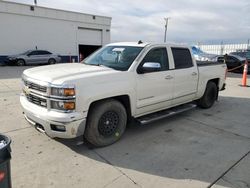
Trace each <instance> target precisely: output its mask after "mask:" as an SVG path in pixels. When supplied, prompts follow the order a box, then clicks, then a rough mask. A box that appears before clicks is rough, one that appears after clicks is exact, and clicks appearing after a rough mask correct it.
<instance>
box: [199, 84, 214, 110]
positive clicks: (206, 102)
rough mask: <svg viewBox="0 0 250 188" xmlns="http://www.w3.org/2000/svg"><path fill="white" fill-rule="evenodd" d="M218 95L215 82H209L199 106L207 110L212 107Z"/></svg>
mask: <svg viewBox="0 0 250 188" xmlns="http://www.w3.org/2000/svg"><path fill="white" fill-rule="evenodd" d="M217 95H218V88H217V86H216V84H215V83H214V82H208V83H207V87H206V91H205V93H204V95H203V96H202V98H200V99H199V100H198V102H197V103H198V106H199V107H201V108H205V109H206V108H210V107H212V106H213V104H214V102H215V101H216V99H217Z"/></svg>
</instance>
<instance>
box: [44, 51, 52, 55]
mask: <svg viewBox="0 0 250 188" xmlns="http://www.w3.org/2000/svg"><path fill="white" fill-rule="evenodd" d="M43 54H45V55H49V54H52V53H51V52H49V51H43Z"/></svg>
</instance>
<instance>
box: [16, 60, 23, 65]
mask: <svg viewBox="0 0 250 188" xmlns="http://www.w3.org/2000/svg"><path fill="white" fill-rule="evenodd" d="M16 64H17V66H24V65H25V61H24V60H23V59H18V60H17V62H16Z"/></svg>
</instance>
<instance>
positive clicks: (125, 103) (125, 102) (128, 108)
mask: <svg viewBox="0 0 250 188" xmlns="http://www.w3.org/2000/svg"><path fill="white" fill-rule="evenodd" d="M107 99H115V100H117V101H119V102H120V103H121V104H122V105H123V106H124V107H125V109H126V112H127V117H128V120H131V118H132V115H131V105H130V99H129V96H128V95H120V96H114V97H109V98H105V99H101V100H98V101H94V102H92V103H91V104H90V106H89V110H90V109H91V108H92V107H93V105H94V104H96V103H98V102H101V101H104V100H107Z"/></svg>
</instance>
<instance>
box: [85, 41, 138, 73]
mask: <svg viewBox="0 0 250 188" xmlns="http://www.w3.org/2000/svg"><path fill="white" fill-rule="evenodd" d="M142 49H143V48H142V47H134V46H106V47H104V48H101V49H100V50H98V51H97V52H95V53H93V54H92V55H90V56H89V57H88V58H86V59H84V60H83V61H82V63H84V64H87V65H96V66H101V65H103V66H106V67H110V68H113V69H115V70H120V71H127V70H128V69H129V67H130V66H131V65H132V63H133V61H134V60H135V59H136V57H137V56H138V55H139V53H140V52H141V51H142Z"/></svg>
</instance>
